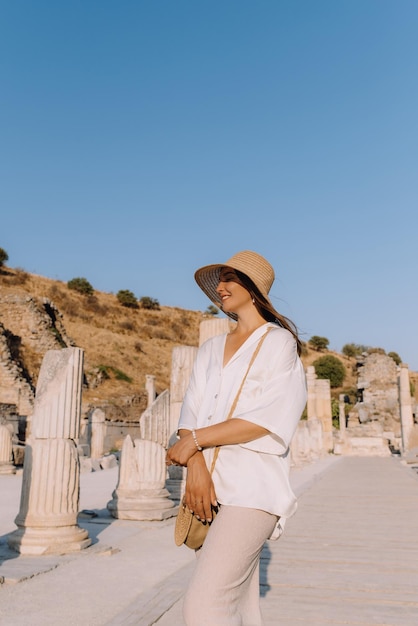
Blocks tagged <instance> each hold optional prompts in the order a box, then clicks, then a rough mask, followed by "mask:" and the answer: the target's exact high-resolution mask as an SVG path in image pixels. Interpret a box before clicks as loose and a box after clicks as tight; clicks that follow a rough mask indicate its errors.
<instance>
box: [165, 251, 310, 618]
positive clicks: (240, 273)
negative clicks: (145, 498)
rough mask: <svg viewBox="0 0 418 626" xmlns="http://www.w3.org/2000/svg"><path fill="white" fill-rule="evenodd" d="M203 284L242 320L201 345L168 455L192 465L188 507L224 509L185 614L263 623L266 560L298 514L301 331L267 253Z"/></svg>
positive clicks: (205, 271)
mask: <svg viewBox="0 0 418 626" xmlns="http://www.w3.org/2000/svg"><path fill="white" fill-rule="evenodd" d="M195 279H196V281H197V283H198V285H199V286H200V287H201V289H202V290H203V291H204V292H205V294H206V295H207V296H208V297H209V298H210V300H211V301H212V302H214V303H215V304H216V305H217V306H220V307H221V308H222V310H223V312H224V313H226V315H228V316H229V317H231V318H232V319H234V320H236V322H237V323H236V327H235V328H234V330H233V331H232V332H230V333H228V334H226V335H221V336H216V337H213V338H212V339H209V340H208V341H206V342H205V343H204V344H203V345H202V346H201V347H200V349H199V351H198V354H197V357H196V360H195V363H194V367H193V372H192V376H191V379H190V383H189V387H188V390H187V392H186V395H185V399H184V402H183V406H182V410H181V415H180V420H179V431H178V433H179V438H180V439H179V441H177V443H175V444H174V446H172V447H171V448H170V449H169V450H168V452H167V464H179V465H183V466H187V479H186V489H185V501H186V505H187V506H188V507H189V508H190V510H191V511H193V513H194V515H196V516H197V517H199V518H200V519H203V520H207V521H208V522H211V521H212V507H217V506H218V504H219V505H220V506H219V509H218V514H217V515H216V517H215V518H214V520H213V524H211V527H210V530H209V533H208V535H207V538H206V541H205V543H204V545H203V547H202V548H201V550H199V551H198V555H199V558H198V560H197V564H196V569H195V572H194V574H193V577H192V580H191V582H190V585H189V588H188V590H187V592H186V595H185V598H184V606H183V614H184V619H185V623H186V625H187V626H205V625H210V626H223V625H228V626H232V625H237V626H238V625H241V626H260V625H261V624H262V623H263V621H262V617H261V613H260V606H259V560H260V553H261V550H262V547H263V544H264V542H265V541H266V539H268V538H276V537H277V536H279V535H280V533H281V530H282V527H283V524H284V520H285V518H286V517H289V516H290V515H292V514H293V513H294V512H295V510H296V498H295V496H294V494H293V492H292V490H291V488H290V484H289V444H290V441H291V439H292V436H293V434H294V432H295V429H296V426H297V423H298V421H299V419H300V416H301V413H302V411H303V408H304V406H305V403H306V384H305V375H304V370H303V367H302V363H301V361H300V358H299V353H300V347H301V344H300V341H299V339H298V336H297V331H296V329H295V327H294V325H293V324H292V323H291V322H290V321H289V320H288V319H287V318H285V317H284V316H282V315H280V314H279V313H278V312H277V311H276V310H275V309H274V307H273V305H272V303H271V302H270V300H269V297H268V293H269V291H270V288H271V286H272V283H273V281H274V271H273V268H272V266H271V265H270V263H268V262H267V261H266V259H264V258H263V257H262V256H260V255H259V254H257V253H255V252H252V251H244V252H239V253H238V254H236V255H234V256H233V257H232V258H231V259H229V261H227V262H226V263H225V264H221V265H219V264H218V265H208V266H205V267H202V268H201V269H199V270H197V272H196V273H195ZM266 333H267V334H266ZM261 339H262V341H263V343H262V345H260V346H259V342H260V340H261ZM257 346H259V347H258V349H259V352H258V353H257V354H256V358H255V360H254V362H253V363H252V365H251V367H250V370H249V372H248V375H247V377H246V379H245V382H244V385H243V387H242V390H241V392H240V395H239V398H238V402H237V405H236V408H235V410H234V411H233V415H232V416H229V417H230V419H226V418H227V417H228V413H229V411H230V408H231V405H232V404H233V402H234V399H235V398H236V395H237V392H238V390H239V388H240V385H241V383H242V380H243V377H244V376H245V373H246V371H247V368H248V365H249V363H250V361H251V358H252V356H253V354H254V352H255V350H256V348H257ZM217 446H219V455H218V457H217V459H216V463H215V467H214V470H213V473H212V474H211V473H210V471H209V469H208V468H210V467H211V460H212V458H213V454H214V449H215V448H216V447H217Z"/></svg>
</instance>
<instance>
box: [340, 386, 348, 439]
mask: <svg viewBox="0 0 418 626" xmlns="http://www.w3.org/2000/svg"><path fill="white" fill-rule="evenodd" d="M344 397H345V396H344V394H343V393H340V395H339V397H338V417H339V423H340V435H341V437H342V438H344V437H345V436H346V428H347V421H346V420H347V418H346V416H345V401H344Z"/></svg>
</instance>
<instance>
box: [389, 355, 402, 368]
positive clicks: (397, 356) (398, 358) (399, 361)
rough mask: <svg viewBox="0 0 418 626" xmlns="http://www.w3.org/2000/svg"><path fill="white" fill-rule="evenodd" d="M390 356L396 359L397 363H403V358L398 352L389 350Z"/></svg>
mask: <svg viewBox="0 0 418 626" xmlns="http://www.w3.org/2000/svg"><path fill="white" fill-rule="evenodd" d="M388 356H390V358H391V359H393V360H394V361H395V363H396V365H400V364H401V363H402V359H401V357H400V356H399V354H398V353H397V352H388Z"/></svg>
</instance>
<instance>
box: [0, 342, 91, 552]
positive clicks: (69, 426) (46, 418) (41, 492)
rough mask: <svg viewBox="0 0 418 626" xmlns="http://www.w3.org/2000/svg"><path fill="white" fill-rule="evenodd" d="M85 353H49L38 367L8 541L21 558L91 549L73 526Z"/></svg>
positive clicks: (69, 350) (76, 350)
mask: <svg viewBox="0 0 418 626" xmlns="http://www.w3.org/2000/svg"><path fill="white" fill-rule="evenodd" d="M82 373H83V351H82V350H80V349H79V348H65V349H63V350H49V351H48V352H47V353H46V355H45V357H44V359H43V361H42V366H41V371H40V373H39V380H38V385H37V390H36V396H35V406H34V413H33V417H32V435H31V437H30V439H29V440H28V442H27V446H26V452H25V463H24V468H23V483H22V492H21V501H20V510H19V513H18V515H17V517H16V520H15V523H16V525H17V527H18V529H17V530H16V531H14V532H13V533H11V535H10V536H9V545H10V547H11V548H13V549H15V550H16V551H18V552H20V553H22V554H32V555H35V554H57V553H59V554H63V553H67V552H74V551H77V550H81V549H83V548H86V547H87V546H89V545H90V543H91V541H90V539H89V537H88V533H87V531H85V530H83V529H81V528H80V527H79V526H78V525H77V514H78V505H79V478H80V466H79V459H78V453H77V447H76V443H75V440H76V439H77V438H78V435H79V429H80V411H81V382H82Z"/></svg>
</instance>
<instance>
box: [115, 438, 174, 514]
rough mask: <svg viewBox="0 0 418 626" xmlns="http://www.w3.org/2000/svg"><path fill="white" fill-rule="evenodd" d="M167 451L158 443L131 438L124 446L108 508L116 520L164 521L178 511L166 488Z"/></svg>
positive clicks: (126, 439)
mask: <svg viewBox="0 0 418 626" xmlns="http://www.w3.org/2000/svg"><path fill="white" fill-rule="evenodd" d="M165 455H166V451H165V448H164V447H163V446H162V445H160V444H159V443H156V442H155V441H147V440H144V439H135V441H134V442H133V441H132V438H131V437H130V435H128V436H127V437H126V438H125V440H124V442H123V446H122V452H121V459H120V466H119V480H118V484H117V487H116V489H115V491H114V492H113V494H112V500H111V501H110V502H108V504H107V508H108V510H109V511H110V513H111V515H113V517H116V518H118V519H128V520H163V519H167V518H169V517H173V516H174V515H176V513H177V507H174V503H173V502H172V501H171V500H170V494H169V492H168V491H167V489H166V488H165V486H164V485H165V478H166V465H165Z"/></svg>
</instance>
